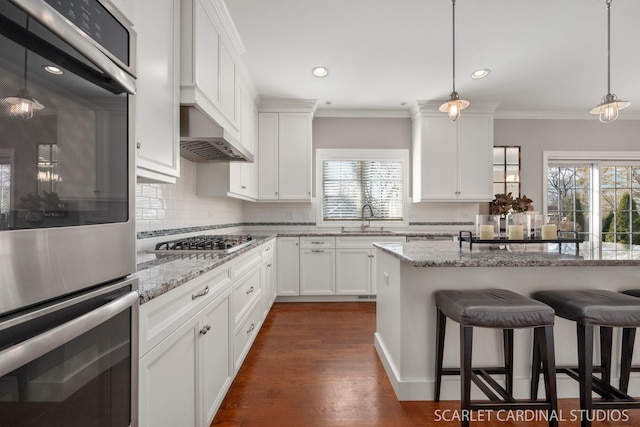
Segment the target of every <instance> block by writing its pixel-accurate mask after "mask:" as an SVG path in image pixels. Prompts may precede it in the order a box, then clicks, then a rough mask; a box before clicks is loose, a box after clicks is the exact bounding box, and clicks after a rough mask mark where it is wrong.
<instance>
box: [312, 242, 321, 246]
mask: <svg viewBox="0 0 640 427" xmlns="http://www.w3.org/2000/svg"><path fill="white" fill-rule="evenodd" d="M311 244H312V245H324V242H311Z"/></svg>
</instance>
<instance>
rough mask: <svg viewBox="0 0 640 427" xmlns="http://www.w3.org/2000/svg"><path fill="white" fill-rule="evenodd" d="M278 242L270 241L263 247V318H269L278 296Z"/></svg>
mask: <svg viewBox="0 0 640 427" xmlns="http://www.w3.org/2000/svg"><path fill="white" fill-rule="evenodd" d="M275 252H276V240H270V241H268V242H266V243H265V244H264V245H262V273H261V274H262V276H261V277H262V279H261V282H262V290H263V293H264V305H263V307H262V308H263V310H264V313H263V317H267V313H269V310H270V309H271V306H272V305H273V302H274V301H275V300H276V297H277V296H278V288H277V282H278V277H277V276H276V274H277V269H276V264H275V259H276V253H275Z"/></svg>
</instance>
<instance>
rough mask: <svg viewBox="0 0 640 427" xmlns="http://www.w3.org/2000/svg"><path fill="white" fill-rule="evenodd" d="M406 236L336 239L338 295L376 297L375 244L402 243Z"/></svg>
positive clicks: (341, 237)
mask: <svg viewBox="0 0 640 427" xmlns="http://www.w3.org/2000/svg"><path fill="white" fill-rule="evenodd" d="M405 241H406V238H405V237H404V236H401V235H398V236H354V237H343V236H339V237H337V238H336V295H375V294H376V283H375V274H374V273H375V267H376V266H375V249H374V247H373V243H374V242H380V243H385V242H386V243H402V242H405Z"/></svg>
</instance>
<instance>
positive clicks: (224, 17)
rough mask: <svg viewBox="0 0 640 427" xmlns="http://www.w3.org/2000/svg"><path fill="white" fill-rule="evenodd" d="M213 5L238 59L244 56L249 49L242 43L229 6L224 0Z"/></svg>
mask: <svg viewBox="0 0 640 427" xmlns="http://www.w3.org/2000/svg"><path fill="white" fill-rule="evenodd" d="M211 4H212V5H213V9H214V10H215V12H216V14H217V15H218V18H219V19H220V24H222V28H223V32H224V33H225V34H226V35H227V37H228V41H229V43H231V46H232V48H233V50H234V51H235V54H236V57H238V56H240V55H242V54H243V53H245V52H246V51H247V49H246V48H245V47H244V43H242V39H241V38H240V34H239V33H238V30H237V28H236V25H235V24H234V23H233V19H232V18H231V14H230V13H229V9H227V5H226V4H225V2H224V1H223V0H213V1H212V2H211Z"/></svg>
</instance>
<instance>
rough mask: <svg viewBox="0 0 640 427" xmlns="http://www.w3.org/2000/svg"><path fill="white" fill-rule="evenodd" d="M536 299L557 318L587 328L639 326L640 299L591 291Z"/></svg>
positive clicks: (561, 292) (539, 295)
mask: <svg viewBox="0 0 640 427" xmlns="http://www.w3.org/2000/svg"><path fill="white" fill-rule="evenodd" d="M638 294H639V295H640V292H638ZM533 297H534V298H535V299H537V300H538V301H542V302H543V303H545V304H548V305H550V306H551V307H553V309H554V310H555V311H556V315H557V316H560V317H563V318H565V319H569V320H573V321H575V322H579V323H583V324H586V325H594V326H613V327H625V326H630V327H636V326H640V300H638V299H637V298H634V297H632V296H630V295H624V294H620V293H618V292H613V291H605V290H599V289H594V290H591V289H590V290H553V291H539V292H536V293H534V294H533Z"/></svg>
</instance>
